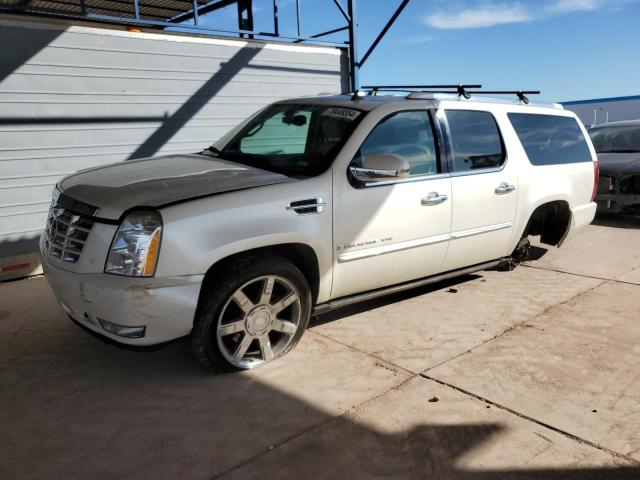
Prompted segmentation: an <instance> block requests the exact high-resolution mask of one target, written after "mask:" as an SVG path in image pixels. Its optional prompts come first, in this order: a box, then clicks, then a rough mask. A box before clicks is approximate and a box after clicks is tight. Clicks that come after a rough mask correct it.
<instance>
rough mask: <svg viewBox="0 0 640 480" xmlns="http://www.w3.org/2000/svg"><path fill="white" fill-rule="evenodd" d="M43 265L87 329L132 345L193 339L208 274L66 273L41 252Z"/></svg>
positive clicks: (67, 309)
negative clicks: (200, 299) (122, 274)
mask: <svg viewBox="0 0 640 480" xmlns="http://www.w3.org/2000/svg"><path fill="white" fill-rule="evenodd" d="M41 254H42V266H43V269H44V272H45V278H46V279H47V281H48V283H49V285H50V286H51V289H52V290H53V293H54V294H55V296H56V298H57V299H58V301H59V302H60V304H61V305H62V308H63V309H64V310H65V312H66V313H67V314H68V315H69V316H70V317H72V318H73V319H74V320H76V321H77V322H78V323H80V324H82V325H84V326H85V327H87V328H89V329H91V330H93V331H94V332H97V333H99V334H101V335H103V336H105V337H108V338H110V339H112V340H114V341H116V342H119V343H125V344H127V345H154V344H158V343H163V342H167V341H169V340H173V339H175V338H179V337H182V336H185V335H188V334H189V333H190V332H191V328H192V327H193V318H194V315H195V311H196V306H197V304H198V296H199V294H200V287H201V285H202V280H203V278H204V275H192V276H180V277H165V278H135V277H124V276H118V275H110V274H105V273H74V272H68V271H65V270H62V269H60V268H58V267H56V266H54V265H52V264H51V262H49V261H48V259H47V254H46V253H45V252H42V251H41Z"/></svg>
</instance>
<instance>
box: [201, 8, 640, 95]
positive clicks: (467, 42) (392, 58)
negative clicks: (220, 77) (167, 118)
mask: <svg viewBox="0 0 640 480" xmlns="http://www.w3.org/2000/svg"><path fill="white" fill-rule="evenodd" d="M341 1H342V4H343V5H344V6H345V8H346V0H341ZM271 4H272V0H255V5H256V7H255V10H256V11H255V23H256V29H262V30H271V29H272V21H271ZM399 4H400V0H358V18H359V42H360V53H361V55H362V54H364V52H365V51H366V49H367V48H368V45H369V44H370V43H371V41H372V40H373V39H374V38H375V36H376V35H377V33H378V31H379V30H380V29H381V28H382V26H384V24H385V22H386V20H387V19H388V18H389V16H390V15H391V14H392V13H393V11H394V10H395V8H396V7H397V6H398V5H399ZM279 5H280V28H281V32H282V33H283V34H287V33H288V34H295V23H294V19H295V0H279ZM301 12H302V34H303V35H311V34H313V33H318V32H321V31H324V30H329V29H332V28H335V27H339V26H342V25H343V24H344V20H343V18H342V16H341V15H340V12H339V11H338V9H337V8H336V7H335V5H334V4H333V1H332V0H301ZM227 17H228V20H231V17H232V12H231V11H229V12H227ZM220 18H221V17H217V19H216V24H218V23H219V22H221V21H222V22H224V20H221V19H220ZM212 20H213V19H212ZM212 23H213V22H212ZM228 26H231V24H229V25H228ZM327 38H333V39H336V40H344V39H345V38H346V37H345V35H344V34H337V35H336V36H334V37H327ZM639 46H640V0H520V1H507V0H412V1H411V2H410V3H409V6H408V7H407V8H406V9H405V10H404V12H403V13H402V15H401V16H400V18H399V19H398V20H397V22H396V23H395V24H394V26H393V28H392V29H391V30H390V31H389V33H388V34H387V36H386V37H385V38H384V40H383V41H382V43H381V44H380V45H379V46H378V49H377V50H376V51H375V53H373V54H372V55H371V57H370V58H369V59H368V60H367V63H366V64H365V65H364V66H363V68H362V71H361V83H362V84H367V83H377V84H383V83H395V84H399V83H481V84H483V86H484V87H485V88H488V89H540V90H542V91H543V95H542V97H541V98H542V99H544V100H550V101H566V100H576V99H586V98H599V97H612V96H623V95H638V94H640V61H639V60H640V51H639Z"/></svg>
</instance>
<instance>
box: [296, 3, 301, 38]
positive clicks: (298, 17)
mask: <svg viewBox="0 0 640 480" xmlns="http://www.w3.org/2000/svg"><path fill="white" fill-rule="evenodd" d="M296 25H297V26H298V36H300V0H296Z"/></svg>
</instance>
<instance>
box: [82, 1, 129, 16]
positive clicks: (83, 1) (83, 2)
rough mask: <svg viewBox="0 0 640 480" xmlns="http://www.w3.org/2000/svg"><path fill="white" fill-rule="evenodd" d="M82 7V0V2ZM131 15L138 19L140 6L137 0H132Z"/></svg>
mask: <svg viewBox="0 0 640 480" xmlns="http://www.w3.org/2000/svg"><path fill="white" fill-rule="evenodd" d="M82 5H83V8H84V1H83V2H82ZM133 15H134V16H135V17H136V18H137V19H140V6H139V5H138V0H133Z"/></svg>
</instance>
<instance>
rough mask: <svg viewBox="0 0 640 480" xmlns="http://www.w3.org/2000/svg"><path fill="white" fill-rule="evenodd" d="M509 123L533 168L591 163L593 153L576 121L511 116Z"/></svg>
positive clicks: (571, 119)
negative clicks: (537, 166)
mask: <svg viewBox="0 0 640 480" xmlns="http://www.w3.org/2000/svg"><path fill="white" fill-rule="evenodd" d="M507 115H508V116H509V120H510V121H511V124H512V125H513V128H514V129H515V131H516V134H517V135H518V138H519V139H520V142H521V143H522V146H523V147H524V150H525V152H526V153H527V156H528V157H529V161H530V162H531V163H532V164H533V165H557V164H562V163H580V162H591V161H592V158H591V151H590V150H589V145H588V144H587V141H586V139H585V138H584V135H583V134H582V130H580V127H579V126H578V122H577V121H576V119H575V118H573V117H561V116H558V115H540V114H535V113H509V114H507Z"/></svg>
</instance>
